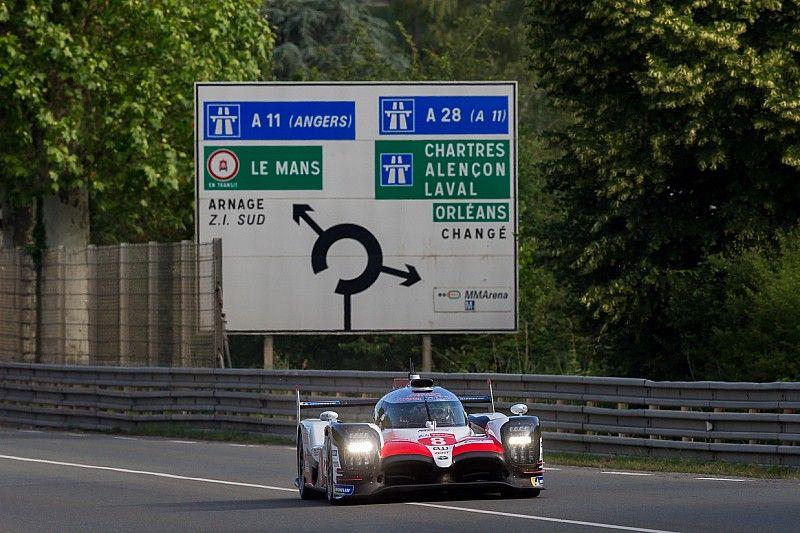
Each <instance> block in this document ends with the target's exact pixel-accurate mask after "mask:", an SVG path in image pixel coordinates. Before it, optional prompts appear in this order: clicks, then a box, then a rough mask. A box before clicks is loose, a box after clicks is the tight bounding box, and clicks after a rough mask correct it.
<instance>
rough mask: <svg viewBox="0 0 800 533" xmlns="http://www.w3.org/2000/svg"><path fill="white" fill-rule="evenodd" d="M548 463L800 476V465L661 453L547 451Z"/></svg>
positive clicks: (774, 476)
mask: <svg viewBox="0 0 800 533" xmlns="http://www.w3.org/2000/svg"><path fill="white" fill-rule="evenodd" d="M545 461H546V464H552V465H564V466H584V467H590V468H601V469H613V470H633V471H646V472H672V473H686V474H707V475H711V476H733V477H748V478H757V479H800V468H793V467H789V466H772V465H748V464H740V463H724V462H701V461H692V460H688V459H670V458H660V457H626V456H619V455H618V456H598V455H586V454H573V453H558V452H550V453H546V452H545Z"/></svg>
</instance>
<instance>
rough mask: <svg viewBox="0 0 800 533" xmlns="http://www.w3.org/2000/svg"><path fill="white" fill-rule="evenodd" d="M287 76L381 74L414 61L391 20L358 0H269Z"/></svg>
mask: <svg viewBox="0 0 800 533" xmlns="http://www.w3.org/2000/svg"><path fill="white" fill-rule="evenodd" d="M264 13H265V14H266V16H267V18H268V19H269V21H270V24H271V26H272V27H273V29H274V33H275V38H276V43H275V51H274V54H273V64H274V72H275V75H276V77H277V78H278V79H281V80H308V79H379V78H382V77H383V78H395V77H397V76H401V75H402V74H401V73H402V72H403V71H404V70H405V69H406V68H407V66H408V60H407V57H406V55H405V54H404V53H403V52H402V50H401V49H400V48H399V45H398V43H397V39H396V36H395V35H394V33H393V32H392V29H391V27H390V26H389V23H388V22H387V21H386V20H384V19H382V18H380V17H378V16H376V15H373V14H372V13H371V12H370V11H369V10H368V9H366V8H365V6H364V5H363V2H359V1H358V0H337V1H330V0H266V2H265V3H264Z"/></svg>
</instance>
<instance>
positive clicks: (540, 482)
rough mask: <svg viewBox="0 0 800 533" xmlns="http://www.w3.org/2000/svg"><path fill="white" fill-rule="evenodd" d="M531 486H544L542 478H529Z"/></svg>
mask: <svg viewBox="0 0 800 533" xmlns="http://www.w3.org/2000/svg"><path fill="white" fill-rule="evenodd" d="M531 485H533V486H534V487H537V488H538V487H543V486H544V476H533V477H532V478H531Z"/></svg>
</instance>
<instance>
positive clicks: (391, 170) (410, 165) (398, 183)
mask: <svg viewBox="0 0 800 533" xmlns="http://www.w3.org/2000/svg"><path fill="white" fill-rule="evenodd" d="M413 171H414V155H413V154H381V186H383V187H410V186H411V185H414V174H413Z"/></svg>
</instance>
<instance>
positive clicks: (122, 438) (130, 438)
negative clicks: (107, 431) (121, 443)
mask: <svg viewBox="0 0 800 533" xmlns="http://www.w3.org/2000/svg"><path fill="white" fill-rule="evenodd" d="M111 438H112V439H118V440H139V439H135V438H133V437H111Z"/></svg>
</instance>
